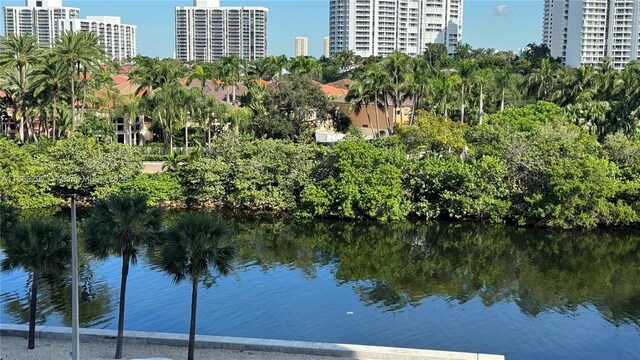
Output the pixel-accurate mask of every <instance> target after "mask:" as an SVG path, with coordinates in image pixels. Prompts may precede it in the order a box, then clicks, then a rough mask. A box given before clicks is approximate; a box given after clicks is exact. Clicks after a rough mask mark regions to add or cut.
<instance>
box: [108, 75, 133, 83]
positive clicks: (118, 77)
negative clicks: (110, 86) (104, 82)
mask: <svg viewBox="0 0 640 360" xmlns="http://www.w3.org/2000/svg"><path fill="white" fill-rule="evenodd" d="M111 79H112V80H113V83H114V84H115V85H120V84H122V83H123V82H126V81H128V80H129V77H128V76H127V75H123V74H116V75H111Z"/></svg>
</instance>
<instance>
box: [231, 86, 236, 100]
mask: <svg viewBox="0 0 640 360" xmlns="http://www.w3.org/2000/svg"><path fill="white" fill-rule="evenodd" d="M231 98H232V99H233V102H232V103H233V104H235V103H236V84H235V83H234V84H233V85H231Z"/></svg>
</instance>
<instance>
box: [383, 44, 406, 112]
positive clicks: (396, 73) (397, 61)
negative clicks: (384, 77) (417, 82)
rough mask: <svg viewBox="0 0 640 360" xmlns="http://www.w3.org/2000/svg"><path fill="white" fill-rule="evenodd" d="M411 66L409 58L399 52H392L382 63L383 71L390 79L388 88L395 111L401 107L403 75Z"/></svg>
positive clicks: (403, 85) (403, 84)
mask: <svg viewBox="0 0 640 360" xmlns="http://www.w3.org/2000/svg"><path fill="white" fill-rule="evenodd" d="M411 66H412V64H411V58H410V57H408V56H407V55H405V54H403V53H401V52H399V51H394V52H393V53H391V54H389V56H387V57H385V58H384V60H383V61H382V67H383V69H384V70H385V71H387V72H388V74H389V77H390V78H391V82H390V84H389V88H390V90H391V91H390V92H391V95H392V96H393V97H392V99H391V100H392V101H393V106H395V108H396V109H399V108H400V107H401V106H402V102H403V100H404V97H403V88H404V87H405V74H407V72H408V70H409V68H410V67H411Z"/></svg>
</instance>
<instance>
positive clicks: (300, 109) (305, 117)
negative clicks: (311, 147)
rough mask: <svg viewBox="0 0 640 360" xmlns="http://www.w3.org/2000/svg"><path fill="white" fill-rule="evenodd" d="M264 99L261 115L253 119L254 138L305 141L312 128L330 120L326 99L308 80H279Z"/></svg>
mask: <svg viewBox="0 0 640 360" xmlns="http://www.w3.org/2000/svg"><path fill="white" fill-rule="evenodd" d="M264 96H265V97H264V101H263V104H262V105H263V106H264V110H265V111H264V113H259V114H254V117H253V131H254V132H255V134H256V136H257V137H267V138H275V139H295V140H300V141H305V140H306V139H310V138H311V131H312V130H313V129H314V128H315V126H316V124H318V123H320V122H324V121H328V120H330V114H331V111H332V110H333V104H332V103H331V101H329V98H328V97H327V96H326V95H325V94H324V93H323V92H322V90H320V88H319V87H318V86H317V85H316V84H314V83H313V81H312V80H311V79H310V78H308V77H297V76H295V75H292V76H287V77H285V78H282V79H280V80H278V81H276V82H274V84H273V85H272V86H271V87H270V89H269V91H268V92H267V93H266V94H265V95H264Z"/></svg>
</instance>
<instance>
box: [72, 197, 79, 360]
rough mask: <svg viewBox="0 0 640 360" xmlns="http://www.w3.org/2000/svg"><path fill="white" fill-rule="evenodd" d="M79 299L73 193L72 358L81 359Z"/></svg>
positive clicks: (76, 235) (76, 234)
mask: <svg viewBox="0 0 640 360" xmlns="http://www.w3.org/2000/svg"><path fill="white" fill-rule="evenodd" d="M78 325H79V299H78V233H77V230H76V195H75V194H73V195H71V342H72V345H71V359H73V360H79V359H80V334H79V333H78V327H79V326H78Z"/></svg>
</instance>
